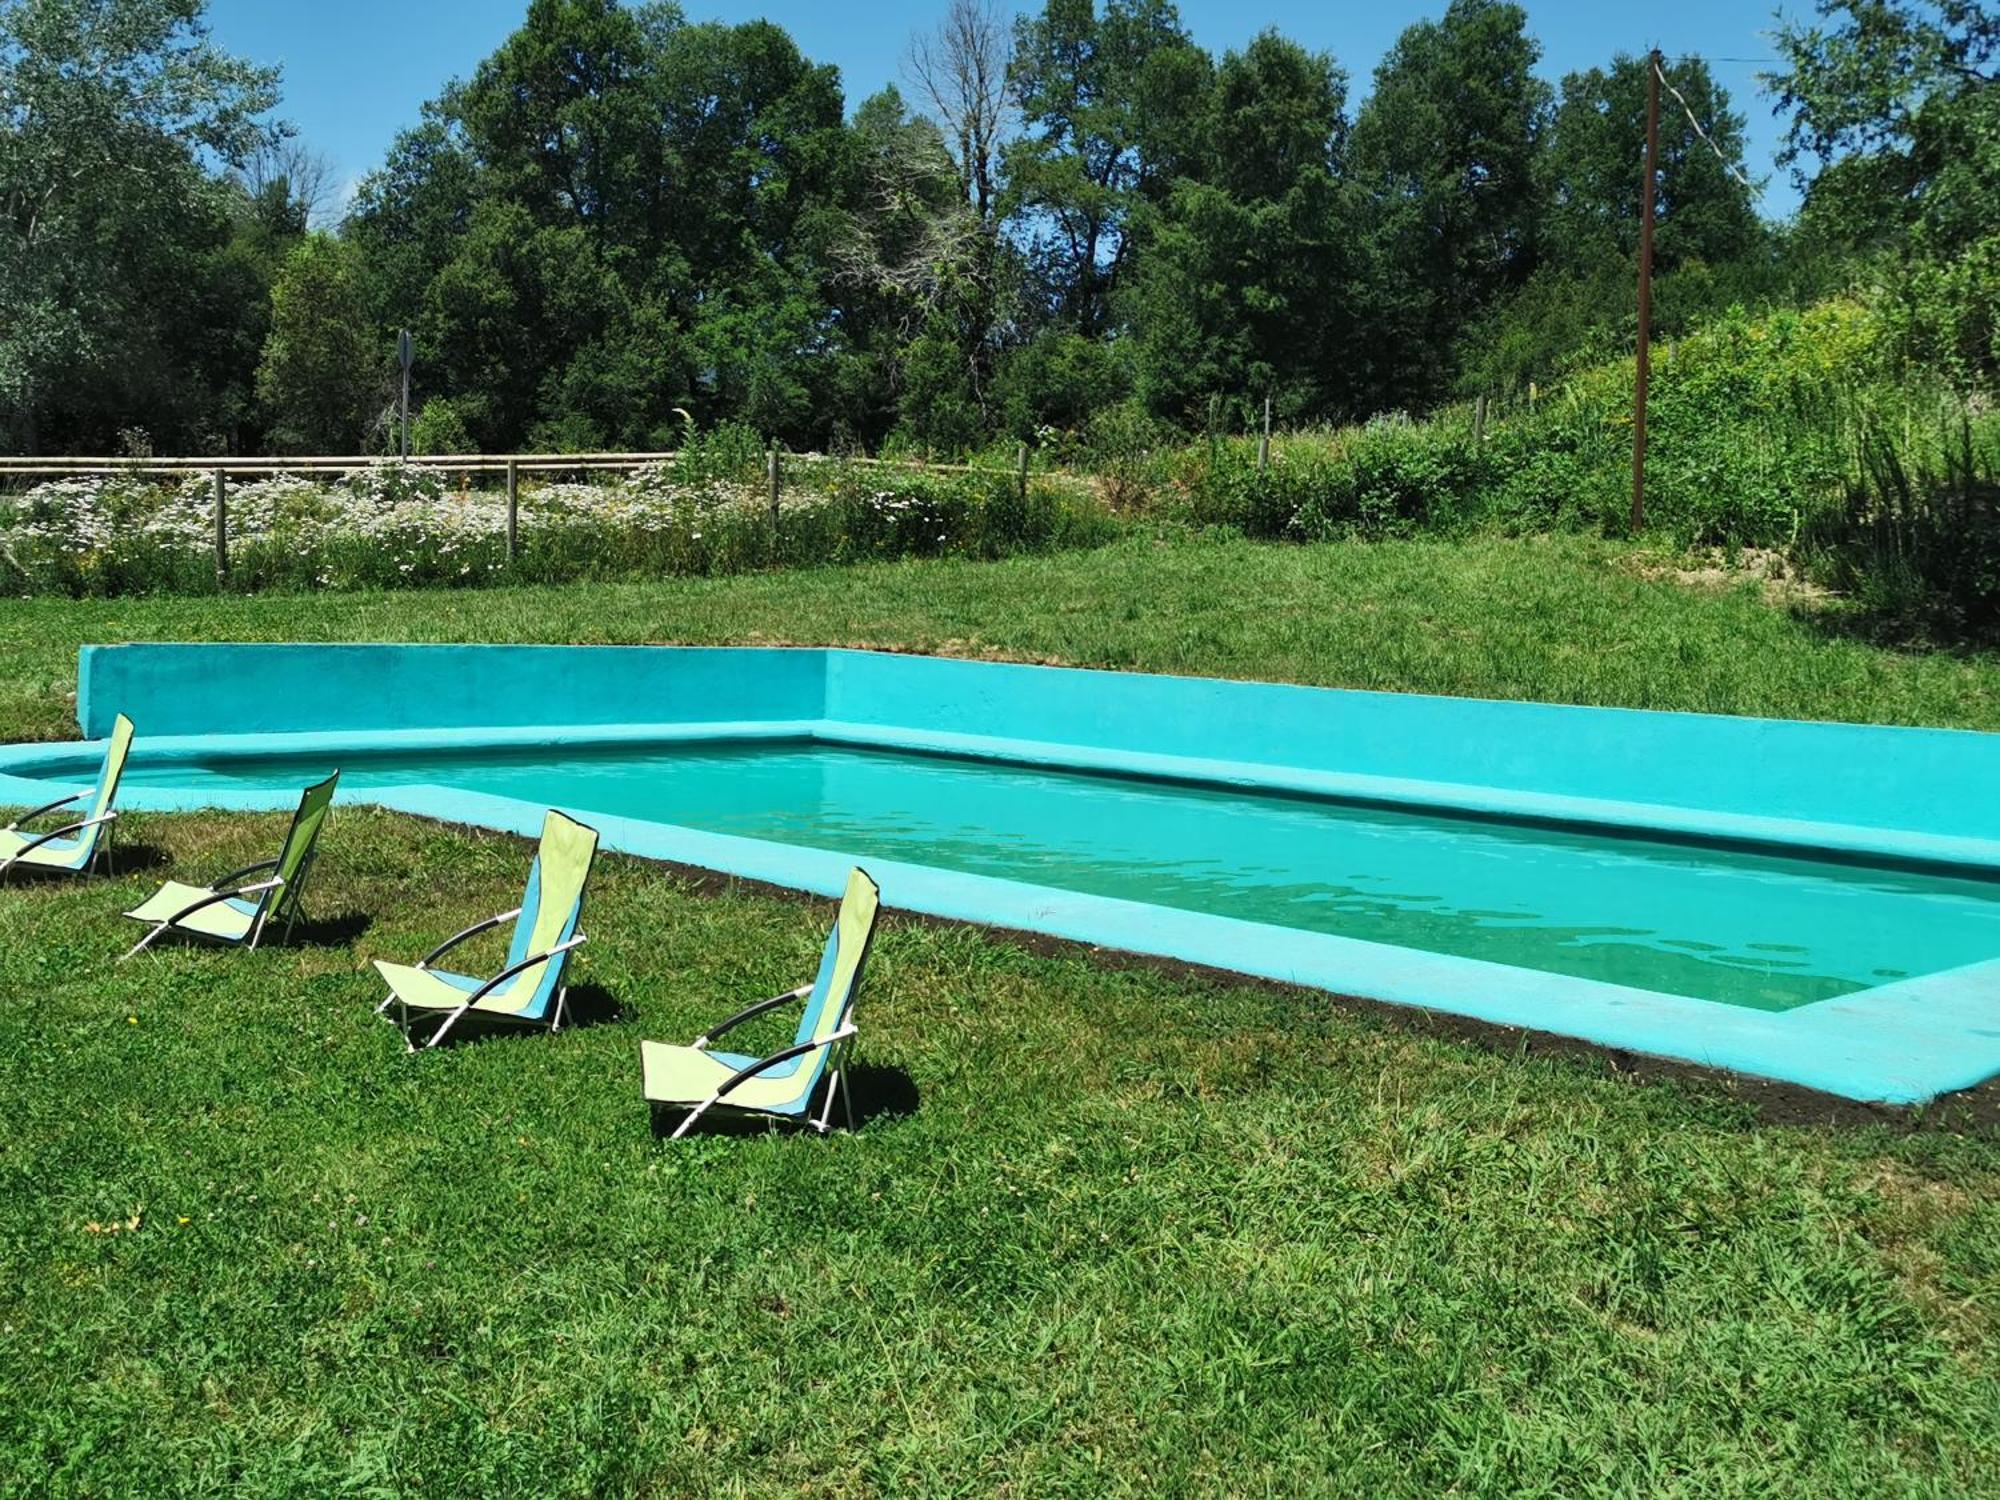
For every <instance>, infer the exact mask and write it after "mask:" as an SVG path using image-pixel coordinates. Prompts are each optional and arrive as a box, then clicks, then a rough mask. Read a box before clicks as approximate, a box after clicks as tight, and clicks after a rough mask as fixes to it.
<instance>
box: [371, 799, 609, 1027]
mask: <svg viewBox="0 0 2000 1500" xmlns="http://www.w3.org/2000/svg"><path fill="white" fill-rule="evenodd" d="M596 857H597V830H596V829H594V828H590V827H587V826H586V825H584V824H582V823H579V822H577V821H576V820H575V819H574V818H568V817H565V816H564V815H563V814H561V813H559V812H555V811H551V812H550V813H549V815H548V817H547V818H546V819H545V820H544V821H543V823H542V841H541V844H540V846H539V848H537V850H536V852H535V859H534V863H533V864H532V865H530V866H529V867H528V886H527V890H526V892H525V894H524V895H523V896H522V898H521V904H520V905H519V906H517V907H515V908H514V909H513V910H512V911H503V912H501V913H500V914H499V915H498V916H494V917H488V918H487V919H486V920H485V921H483V922H475V923H473V924H472V926H470V927H468V928H466V929H465V930H464V931H463V932H460V933H455V934H454V935H453V936H451V937H449V938H446V939H445V940H444V941H443V942H442V943H440V944H438V946H437V947H435V948H433V949H432V950H431V951H430V952H429V953H427V954H425V955H424V956H423V958H421V959H420V960H418V961H417V962H416V963H414V964H392V963H387V962H384V961H383V960H381V959H377V960H376V961H375V968H376V970H377V972H379V973H380V974H381V976H382V978H383V980H384V982H385V983H387V984H388V986H389V995H388V998H387V999H385V1000H384V1001H383V1002H382V1003H381V1004H380V1005H378V1006H376V1007H375V1011H376V1014H377V1015H380V1014H382V1013H384V1012H387V1011H390V1010H391V1008H392V1007H393V1008H394V1009H393V1016H392V1019H394V1020H395V1022H396V1024H397V1025H398V1026H400V1027H401V1028H402V1032H403V1039H404V1040H405V1041H406V1042H408V1043H409V1047H410V1050H411V1051H412V1052H414V1051H416V1050H417V1045H416V1041H415V1038H414V1033H413V1028H415V1027H421V1026H424V1025H429V1026H430V1028H431V1030H430V1035H429V1038H428V1040H426V1042H425V1043H424V1045H425V1046H426V1047H435V1046H437V1045H438V1043H440V1042H442V1041H443V1040H444V1039H445V1037H446V1036H447V1035H448V1034H449V1033H450V1032H451V1030H452V1029H453V1028H454V1027H455V1026H457V1025H458V1024H459V1023H460V1022H461V1021H465V1020H467V1018H468V1017H470V1018H472V1022H473V1024H490V1025H495V1026H500V1027H515V1028H521V1027H527V1028H537V1029H546V1030H548V1031H559V1030H561V1029H562V1024H563V1018H564V1016H565V1014H566V1011H567V1005H568V999H569V987H568V985H567V984H566V983H565V976H566V974H567V972H568V966H569V955H570V954H571V953H573V952H574V951H575V950H576V949H577V948H579V947H581V946H582V944H583V942H584V934H583V932H582V930H581V926H580V924H581V922H582V921H583V893H584V887H585V886H586V885H587V884H588V883H589V880H590V867H591V864H592V862H593V861H594V860H595V859H596ZM507 922H512V923H513V924H514V931H513V937H512V940H511V942H510V943H509V945H508V949H507V961H506V964H505V966H504V967H503V968H502V969H501V970H500V972H499V973H498V974H495V975H494V976H493V977H492V978H491V979H477V978H473V977H471V976H469V975H465V974H453V973H449V972H447V971H446V970H443V969H435V968H432V967H431V966H432V965H433V964H435V963H436V962H437V961H438V960H439V959H440V958H442V957H444V956H445V954H447V953H449V952H450V951H451V950H452V949H454V948H456V947H457V946H458V945H459V944H460V943H463V942H465V941H466V940H467V939H468V938H472V937H476V936H477V935H478V934H480V933H482V932H488V931H491V930H492V929H494V928H496V927H499V926H501V925H503V924H504V923H507Z"/></svg>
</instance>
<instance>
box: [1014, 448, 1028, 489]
mask: <svg viewBox="0 0 2000 1500" xmlns="http://www.w3.org/2000/svg"><path fill="white" fill-rule="evenodd" d="M1015 462H1016V463H1017V464H1018V465H1019V466H1020V478H1019V483H1020V490H1021V498H1022V499H1023V500H1026V499H1027V498H1028V445H1027V444H1026V443H1023V444H1021V449H1020V452H1019V453H1017V454H1016V455H1015Z"/></svg>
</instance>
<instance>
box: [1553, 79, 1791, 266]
mask: <svg viewBox="0 0 2000 1500" xmlns="http://www.w3.org/2000/svg"><path fill="white" fill-rule="evenodd" d="M1650 71H1651V60H1650V58H1649V57H1633V56H1630V55H1629V54H1626V53H1622V52H1621V53H1619V54H1618V55H1617V56H1616V57H1615V58H1613V59H1612V61H1611V66H1610V68H1609V69H1608V70H1607V69H1604V68H1590V69H1587V70H1586V71H1584V72H1580V73H1571V74H1570V75H1568V76H1567V77H1566V78H1564V79H1563V81H1562V97H1561V102H1560V103H1559V104H1558V105H1557V106H1556V109H1555V113H1554V114H1553V116H1552V117H1551V118H1550V121H1549V128H1548V138H1547V141H1546V143H1545V147H1544V150H1543V152H1542V155H1541V159H1540V164H1539V165H1540V171H1541V174H1542V176H1543V179H1544V183H1545V186H1544V189H1543V190H1544V191H1545V192H1546V193H1547V195H1548V206H1547V218H1546V224H1545V233H1546V245H1545V255H1546V257H1547V259H1548V260H1549V261H1550V262H1552V263H1553V264H1556V265H1559V266H1563V267H1567V268H1571V269H1582V270H1595V269H1597V268H1598V267H1600V266H1602V265H1604V264H1606V263H1607V262H1615V263H1616V264H1617V265H1618V266H1619V267H1620V268H1621V269H1622V268H1629V267H1630V266H1631V265H1632V264H1633V262H1634V259H1635V257H1636V256H1637V254H1638V250H1639V217H1640V200H1641V197H1642V194H1641V193H1640V191H1639V187H1640V185H1641V184H1642V183H1643V181H1644V177H1645V142H1646V87H1647V77H1648V74H1649V72H1650ZM1663 71H1664V73H1665V75H1666V86H1667V88H1671V89H1674V90H1677V91H1678V92H1679V93H1680V95H1681V97H1682V98H1684V99H1685V100H1686V101H1687V108H1685V109H1683V108H1682V107H1680V105H1679V103H1678V101H1676V100H1675V99H1674V97H1673V95H1672V94H1671V93H1668V92H1666V90H1665V89H1663V90H1662V95H1661V97H1662V105H1661V111H1660V156H1659V171H1658V175H1657V178H1656V187H1655V211H1656V213H1657V216H1658V230H1657V234H1656V237H1655V239H1654V245H1653V264H1654V267H1655V268H1656V269H1657V270H1658V271H1660V272H1661V273H1662V274H1666V273H1670V272H1672V271H1673V270H1674V269H1675V268H1676V267H1679V266H1682V265H1685V264H1687V263H1689V262H1693V261H1700V262H1704V263H1707V264H1710V265H1719V264H1726V263H1728V262H1730V261H1733V260H1736V259H1738V258H1739V257H1741V256H1743V255H1745V254H1746V253H1748V252H1749V251H1750V250H1751V249H1752V248H1753V247H1754V246H1755V244H1756V242H1757V237H1758V225H1757V216H1756V213H1755V212H1754V210H1753V209H1752V206H1751V194H1750V189H1749V188H1748V187H1747V186H1746V185H1745V184H1744V183H1743V182H1742V181H1741V180H1740V179H1739V178H1738V177H1737V176H1736V175H1734V173H1732V171H1731V170H1730V169H1731V168H1734V169H1735V171H1736V172H1741V171H1742V169H1743V117H1742V116H1741V115H1739V114H1736V113H1734V112H1732V111H1731V109H1730V107H1729V94H1728V92H1727V91H1726V90H1725V89H1723V88H1722V87H1721V86H1720V85H1719V84H1717V83H1716V81H1715V80H1714V78H1713V77H1712V76H1711V75H1710V73H1709V71H1708V64H1707V63H1706V62H1704V61H1702V59H1700V58H1699V57H1684V58H1676V59H1672V60H1670V61H1668V62H1667V64H1666V66H1665V68H1664V70H1663ZM1689 111H1692V112H1693V114H1694V117H1695V119H1697V120H1700V121H1701V122H1702V124H1703V127H1704V128H1705V129H1706V130H1707V132H1708V138H1707V139H1706V140H1704V139H1703V138H1702V137H1701V136H1700V135H1698V134H1697V133H1696V131H1695V128H1694V125H1693V123H1692V122H1691V121H1690V120H1689V119H1688V113H1689ZM1718 153H1719V155H1718ZM1725 161H1726V162H1727V165H1725V164H1724V163H1725Z"/></svg>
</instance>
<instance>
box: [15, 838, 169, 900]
mask: <svg viewBox="0 0 2000 1500" xmlns="http://www.w3.org/2000/svg"><path fill="white" fill-rule="evenodd" d="M172 863H173V858H172V856H171V855H169V854H168V853H167V851H166V850H164V849H162V848H160V847H159V846H158V845H157V844H116V845H113V846H112V848H111V851H110V852H109V853H108V854H106V855H104V856H103V857H102V858H101V859H100V860H99V861H98V862H97V869H96V871H95V872H94V873H93V874H89V875H84V876H78V875H77V874H76V872H74V871H71V870H51V869H47V868H45V867H44V866H41V865H15V866H14V867H13V868H12V869H10V870H8V871H7V874H6V877H5V879H4V881H0V888H4V887H5V886H10V885H12V886H19V887H20V888H21V889H22V890H32V889H34V888H35V887H37V886H76V887H78V888H81V887H82V886H83V885H85V884H87V883H89V882H91V881H96V880H116V879H117V878H118V877H119V876H121V875H143V874H145V873H146V872H147V871H148V870H163V869H165V868H166V867H167V866H168V865H170V864H172Z"/></svg>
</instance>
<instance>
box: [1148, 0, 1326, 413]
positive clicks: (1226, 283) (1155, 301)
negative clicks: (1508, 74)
mask: <svg viewBox="0 0 2000 1500" xmlns="http://www.w3.org/2000/svg"><path fill="white" fill-rule="evenodd" d="M1346 88H1347V78H1346V74H1345V73H1343V72H1342V71H1341V69H1340V68H1339V67H1338V65H1336V64H1335V62H1334V60H1333V59H1332V57H1330V56H1328V55H1325V54H1315V53H1311V52H1308V51H1306V50H1305V49H1304V48H1303V47H1300V46H1299V45H1298V44H1297V43H1295V42H1292V41H1288V40H1287V39H1285V38H1284V37H1282V36H1280V35H1278V34H1277V33H1276V32H1275V31H1266V32H1264V33H1262V34H1260V35H1259V36H1258V37H1257V38H1256V39H1255V40H1253V41H1252V42H1251V43H1250V45H1249V46H1248V47H1247V48H1245V49H1244V50H1243V51H1242V52H1232V53H1230V54H1228V55H1227V56H1226V57H1224V59H1223V60H1222V64H1221V66H1220V67H1219V68H1218V69H1217V70H1216V76H1215V85H1214V89H1213V91H1212V97H1211V99H1210V101H1209V104H1208V107H1207V109H1206V111H1205V121H1206V124H1205V141H1204V149H1203V153H1202V155H1201V158H1200V160H1199V162H1198V164H1197V165H1196V167H1195V169H1194V172H1193V173H1192V174H1191V175H1189V176H1187V177H1184V178H1183V179H1182V180H1181V181H1180V182H1179V183H1177V184H1176V185H1175V186H1174V189H1173V191H1172V193H1171V194H1170V195H1169V197H1168V200H1167V202H1166V203H1165V204H1164V205H1163V206H1162V207H1161V209H1160V210H1159V212H1158V213H1157V214H1154V215H1151V216H1149V217H1148V218H1147V219H1146V220H1145V251H1144V254H1143V256H1142V257H1141V259H1140V261H1139V263H1138V265H1137V266H1136V267H1135V270H1134V276H1133V281H1132V283H1131V287H1130V292H1129V294H1128V295H1127V296H1126V297H1125V299H1124V301H1123V303H1122V304H1121V305H1122V308H1123V310H1124V312H1125V315H1126V318H1127V321H1128V322H1129V324H1130V326H1131V328H1132V331H1133V337H1134V340H1135V342H1136V344H1137V356H1136V358H1137V366H1138V383H1139V389H1140V393H1141V395H1142V397H1143V398H1144V399H1145V401H1146V403H1147V404H1148V405H1149V406H1150V407H1152V408H1153V409H1154V410H1155V411H1156V412H1159V413H1162V414H1164V415H1169V416H1173V417H1177V418H1181V419H1183V420H1191V419H1194V418H1195V417H1196V416H1197V413H1198V410H1199V408H1200V407H1201V406H1203V405H1205V403H1206V401H1207V400H1208V398H1209V397H1210V396H1213V395H1217V394H1227V395H1230V396H1242V397H1244V398H1247V401H1248V404H1250V405H1255V404H1256V402H1257V401H1258V399H1259V398H1261V397H1262V396H1263V395H1265V394H1267V393H1268V394H1272V395H1274V396H1275V397H1276V399H1277V401H1278V404H1279V407H1280V409H1281V410H1283V411H1285V412H1287V413H1288V414H1291V415H1294V416H1301V415H1308V414H1310V415H1313V416H1328V415H1335V414H1342V413H1344V412H1346V411H1347V410H1349V409H1351V407H1352V406H1353V405H1354V404H1355V403H1356V402H1358V401H1359V400H1361V399H1362V397H1361V393H1360V391H1359V389H1358V388H1357V384H1356V382H1357V380H1358V379H1359V377H1360V374H1361V368H1358V367H1357V365H1356V362H1355V357H1356V355H1357V353H1359V351H1358V349H1357V347H1356V339H1355V319H1356V316H1357V314H1358V311H1359V304H1360V299H1361V297H1363V296H1365V291H1364V290H1363V289H1362V288H1361V287H1360V285H1359V276H1358V272H1359V269H1360V267H1359V259H1358V254H1357V250H1358V246H1357V239H1358V235H1359V233H1360V227H1361V215H1360V214H1359V213H1358V212H1357V207H1356V204H1355V201H1354V197H1353V194H1352V192H1351V190H1350V189H1349V188H1348V186H1347V185H1346V184H1345V183H1344V182H1343V181H1342V178H1341V165H1342V160H1341V159H1342V155H1343V151H1344V147H1345V138H1346V133H1347V120H1346V114H1345V108H1344V106H1345V101H1346Z"/></svg>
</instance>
